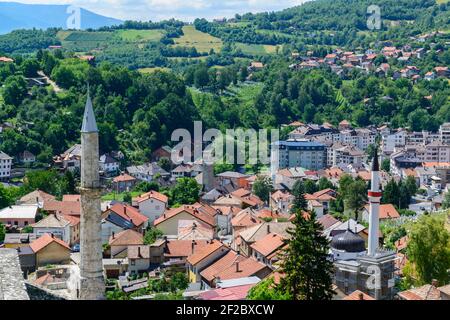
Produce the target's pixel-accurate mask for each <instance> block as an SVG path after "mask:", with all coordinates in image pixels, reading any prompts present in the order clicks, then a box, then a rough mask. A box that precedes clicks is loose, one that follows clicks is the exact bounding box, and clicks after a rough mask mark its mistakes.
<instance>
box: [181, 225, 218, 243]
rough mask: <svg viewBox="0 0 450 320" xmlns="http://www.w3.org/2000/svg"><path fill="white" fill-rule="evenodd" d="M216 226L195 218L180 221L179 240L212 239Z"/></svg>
mask: <svg viewBox="0 0 450 320" xmlns="http://www.w3.org/2000/svg"><path fill="white" fill-rule="evenodd" d="M214 234H215V232H214V228H213V227H211V226H209V225H207V224H205V223H201V222H198V221H195V220H179V221H178V240H212V239H213V238H214Z"/></svg>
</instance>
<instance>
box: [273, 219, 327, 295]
mask: <svg viewBox="0 0 450 320" xmlns="http://www.w3.org/2000/svg"><path fill="white" fill-rule="evenodd" d="M292 223H293V225H294V227H293V228H291V229H289V230H288V233H289V235H290V237H289V239H288V240H286V245H287V246H286V249H285V250H284V251H283V255H282V257H283V261H282V265H281V270H282V272H283V273H284V277H283V278H282V279H281V282H280V287H281V289H282V290H283V291H284V292H286V293H288V294H289V296H290V297H292V299H293V300H331V298H332V297H333V294H334V291H333V289H332V274H333V263H332V262H331V260H329V257H328V250H329V241H328V239H327V238H326V237H325V236H324V235H323V233H322V232H323V227H322V225H321V224H320V223H319V222H317V221H316V214H315V212H314V211H313V212H311V213H310V216H309V217H306V218H305V217H303V215H302V213H301V211H297V212H296V213H295V219H294V220H293V221H292Z"/></svg>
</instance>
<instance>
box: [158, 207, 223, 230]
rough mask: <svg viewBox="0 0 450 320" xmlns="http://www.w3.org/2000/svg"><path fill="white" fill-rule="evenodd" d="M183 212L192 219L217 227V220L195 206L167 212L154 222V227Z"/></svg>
mask: <svg viewBox="0 0 450 320" xmlns="http://www.w3.org/2000/svg"><path fill="white" fill-rule="evenodd" d="M182 212H186V213H188V214H189V215H191V216H192V217H194V218H197V219H199V220H201V221H203V222H205V223H206V224H208V225H210V226H215V224H216V219H215V218H214V217H213V216H212V215H210V214H208V213H205V212H204V211H202V210H199V209H198V208H196V207H195V206H193V205H182V206H181V207H179V208H173V209H169V210H166V211H165V212H164V214H163V215H162V216H160V217H159V218H158V219H156V220H155V221H154V225H155V226H157V225H159V224H161V223H162V222H164V221H166V220H169V219H172V218H174V217H176V216H177V215H179V214H180V213H182Z"/></svg>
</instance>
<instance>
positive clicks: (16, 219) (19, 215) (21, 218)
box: [0, 205, 39, 228]
mask: <svg viewBox="0 0 450 320" xmlns="http://www.w3.org/2000/svg"><path fill="white" fill-rule="evenodd" d="M38 210H39V208H38V206H37V205H13V206H9V207H6V208H4V209H2V210H0V223H3V224H5V225H9V226H14V227H16V228H23V227H25V226H28V225H31V224H33V223H35V222H36V215H37V213H38Z"/></svg>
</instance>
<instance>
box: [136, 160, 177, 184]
mask: <svg viewBox="0 0 450 320" xmlns="http://www.w3.org/2000/svg"><path fill="white" fill-rule="evenodd" d="M127 172H128V173H129V174H130V175H131V176H133V177H135V178H136V179H138V180H141V181H148V182H150V181H153V180H154V179H155V178H156V177H161V178H166V179H167V178H169V177H170V173H169V172H167V171H166V170H164V169H163V168H161V167H160V166H159V165H158V164H157V163H156V162H150V163H146V164H143V165H138V166H130V167H127Z"/></svg>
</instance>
